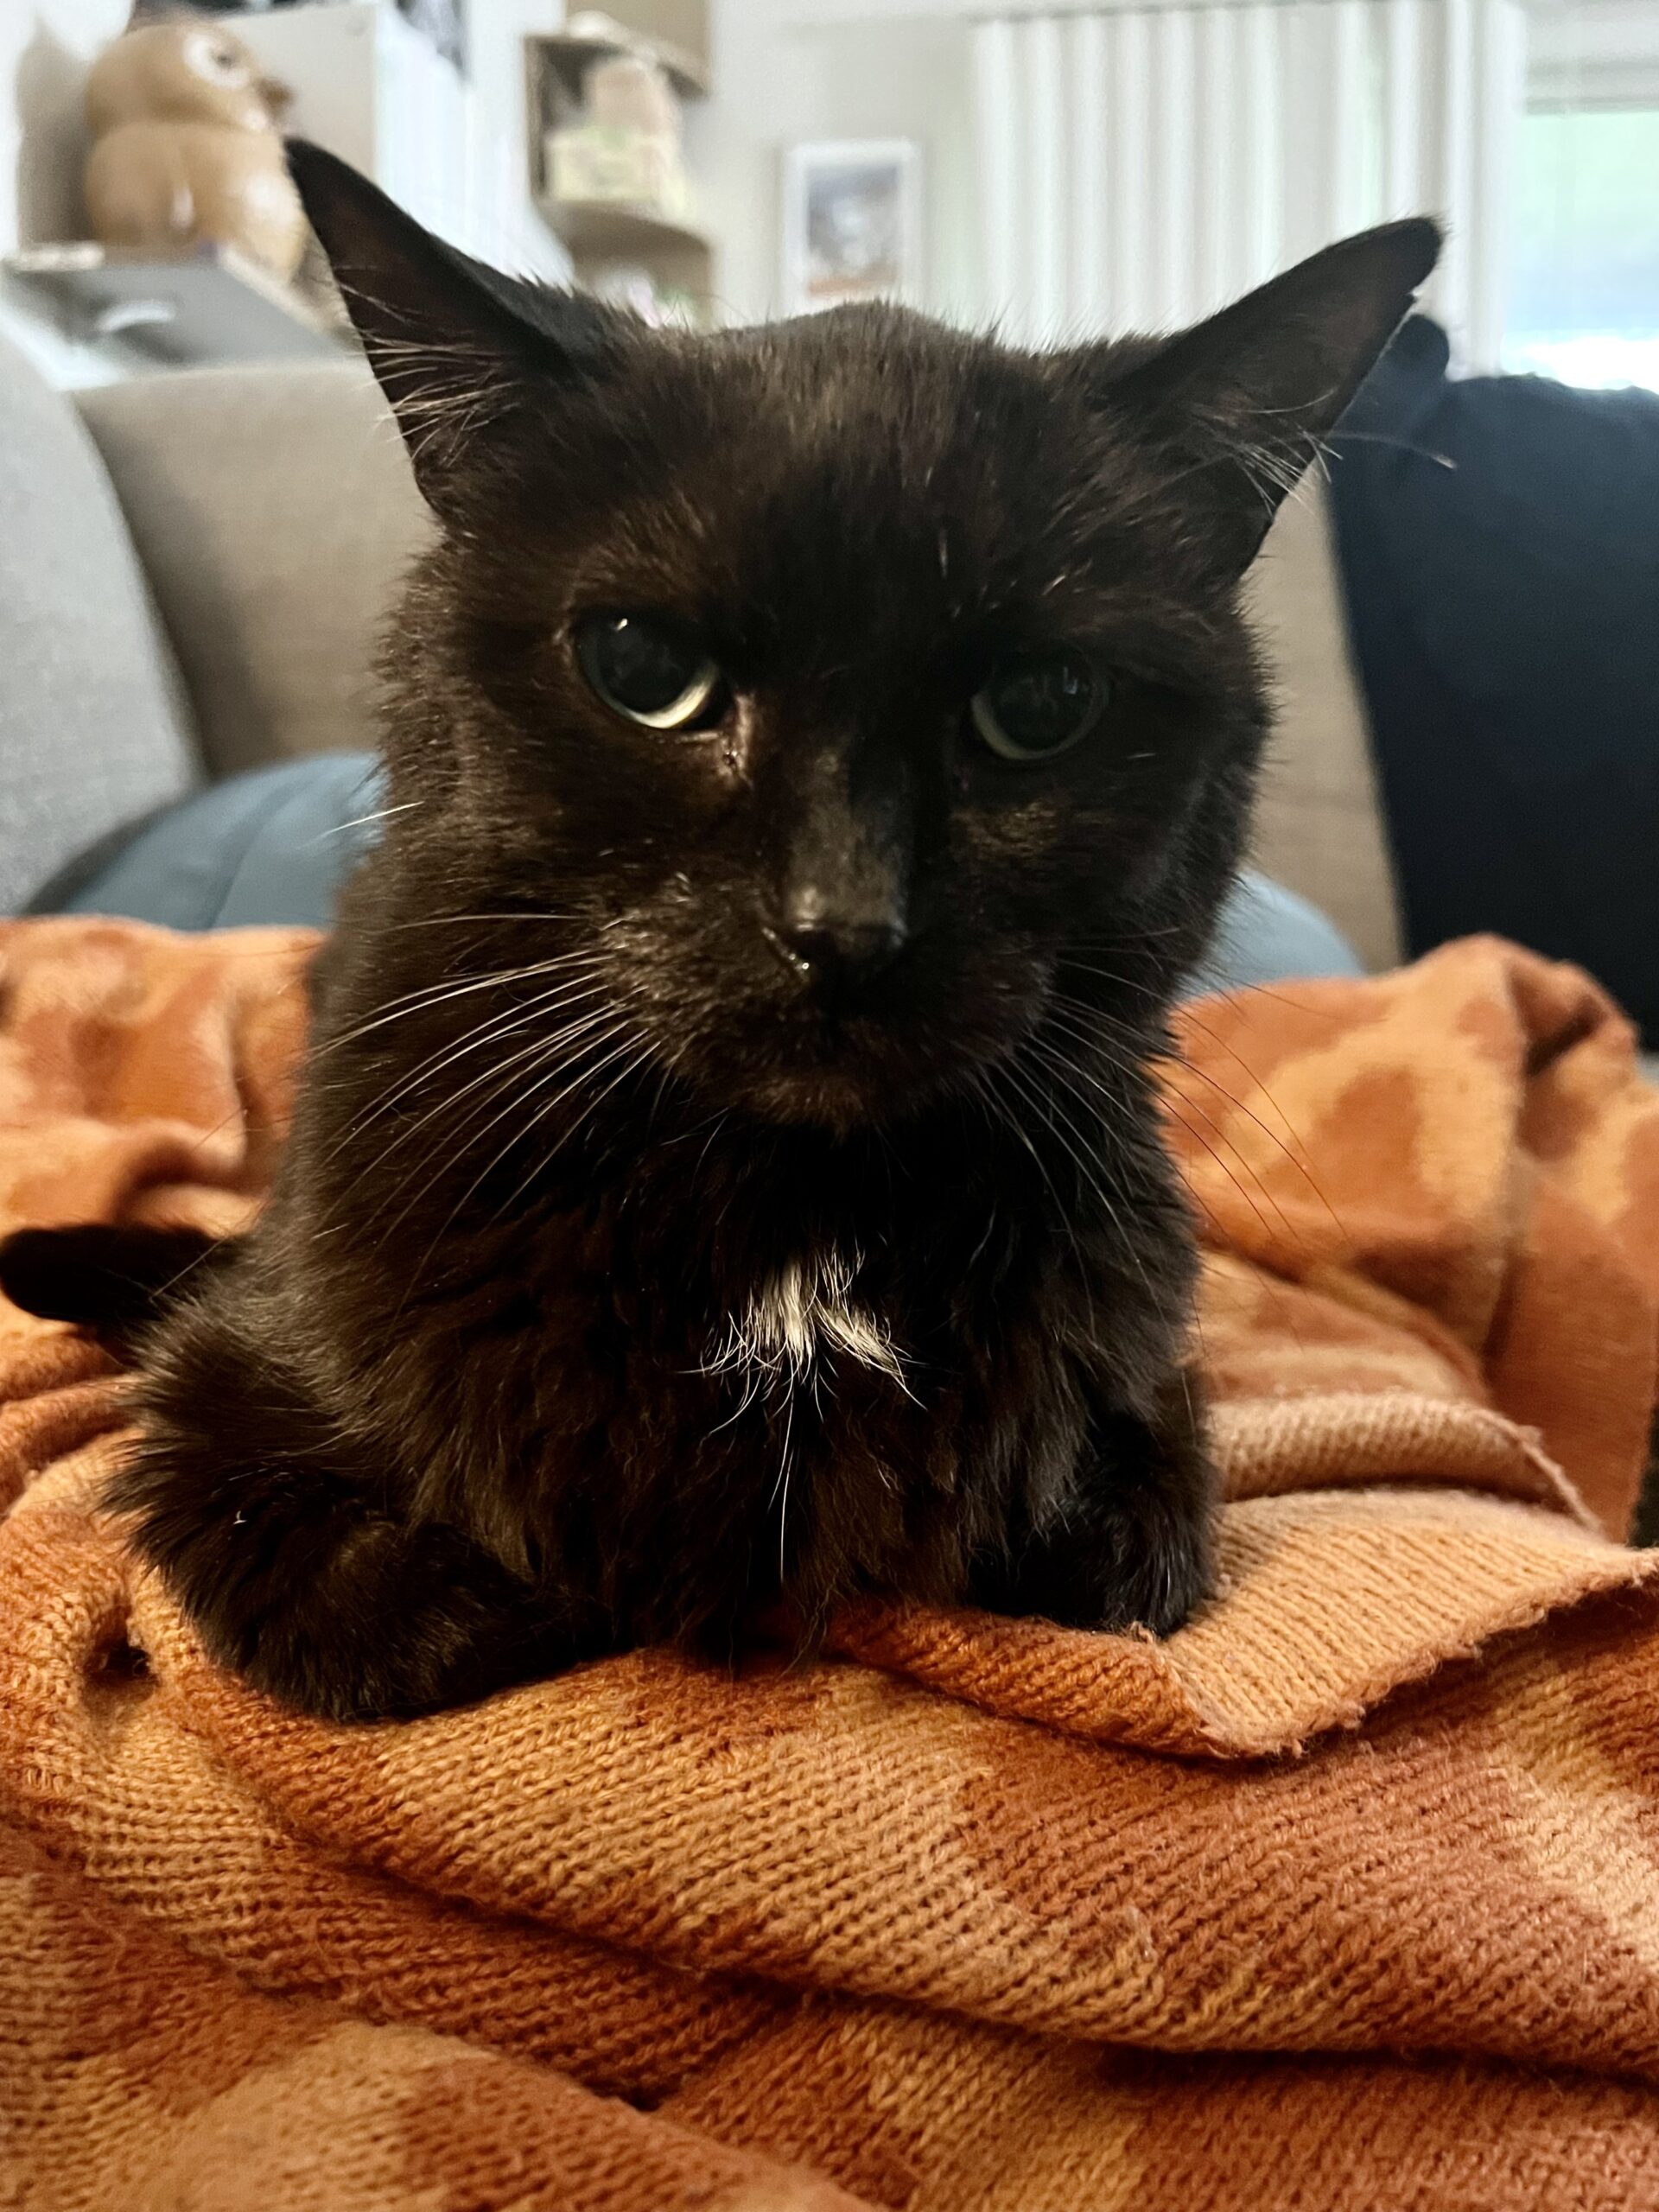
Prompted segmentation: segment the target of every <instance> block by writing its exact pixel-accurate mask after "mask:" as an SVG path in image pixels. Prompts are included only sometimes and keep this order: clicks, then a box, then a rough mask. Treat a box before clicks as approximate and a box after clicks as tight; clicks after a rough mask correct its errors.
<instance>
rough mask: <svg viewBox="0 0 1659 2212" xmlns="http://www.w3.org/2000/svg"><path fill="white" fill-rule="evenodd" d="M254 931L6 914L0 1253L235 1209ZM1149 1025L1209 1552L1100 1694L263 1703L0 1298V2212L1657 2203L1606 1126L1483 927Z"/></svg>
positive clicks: (1603, 1097)
mask: <svg viewBox="0 0 1659 2212" xmlns="http://www.w3.org/2000/svg"><path fill="white" fill-rule="evenodd" d="M309 942H310V941H309V940H308V939H302V938H299V937H297V936H296V935H293V934H289V933H277V932H257V933H242V934H237V935H231V936H226V937H222V938H207V939H183V938H171V937H168V936H166V935H165V934H163V933H161V932H158V931H149V930H145V929H143V928H140V927H137V926H136V925H125V924H113V923H87V922H79V921H77V922H36V923H25V924H14V925H3V926H0V1001H3V1025H0V1228H3V1227H10V1226H14V1225H16V1224H22V1223H25V1222H46V1221H52V1220H57V1219H64V1218H70V1217H83V1218H84V1217H92V1216H95V1215H109V1216H117V1215H119V1216H124V1217H129V1218H137V1217H181V1216H188V1217H192V1218H195V1219H199V1220H204V1221H211V1222H215V1223H220V1224H224V1225H226V1226H230V1225H232V1224H233V1223H234V1221H235V1220H236V1219H237V1218H238V1217H241V1216H242V1215H244V1214H245V1212H246V1211H248V1210H249V1208H250V1207H251V1205H254V1204H255V1203H257V1193H258V1192H259V1189H260V1187H261V1185H262V1184H263V1183H264V1179H265V1178H266V1176H267V1174H268V1173H269V1169H270V1161H271V1158H272V1154H273V1152H274V1149H275V1147H276V1146H277V1143H278V1142H279V1141H280V1131H281V1127H282V1122H283V1113H284V1106H285V1095H286V1094H285V1084H286V1082H287V1080H288V1078H289V1071H290V1070H291V1066H292V1062H293V1058H294V1055H295V1052H296V1047H297V1045H298V1043H299V1039H300V1035H301V1029H302V1007H301V1005H300V1001H299V995H298V992H297V988H296V978H297V976H298V973H299V970H300V969H301V967H302V964H303V961H304V958H305V957H306V954H307V952H308V949H309ZM1183 1042H1184V1046H1185V1053H1186V1058H1187V1065H1186V1067H1185V1069H1184V1070H1183V1071H1180V1072H1179V1073H1178V1074H1177V1075H1176V1076H1175V1077H1173V1079H1172V1085H1171V1115H1172V1122H1173V1127H1174V1134H1175V1137H1176V1141H1177V1142H1178V1144H1179V1146H1180V1147H1181V1151H1182V1155H1183V1158H1184V1160H1185V1165H1186V1167H1187V1170H1188V1173H1189V1174H1190V1178H1191V1180H1192V1186H1193V1189H1194V1192H1195V1193H1196V1196H1197V1198H1198V1202H1199V1205H1200V1206H1201V1207H1202V1209H1203V1211H1204V1216H1205V1224H1206V1227H1205V1235H1206V1238H1207V1241H1208V1245H1209V1261H1208V1267H1207V1272H1206V1281H1205V1297H1204V1305H1203V1313H1202V1337H1203V1352H1204V1356H1205V1359H1206V1361H1207V1363H1208V1367H1209V1370H1210V1374H1211V1382H1212V1388H1213V1390H1214V1395H1215V1401H1216V1411H1215V1427H1216V1440H1217V1450H1218V1452H1219V1455H1220V1457H1221V1459H1222V1461H1223V1463H1224V1467H1225V1470H1226V1473H1227V1477H1228V1482H1229V1488H1230V1503H1229V1504H1228V1506H1227V1507H1226V1509H1225V1515H1224V1534H1223V1541H1222V1551H1223V1557H1224V1566H1225V1581H1224V1588H1223V1590H1222V1592H1221V1594H1220V1595H1219V1597H1218V1598H1217V1600H1216V1602H1215V1603H1214V1604H1213V1605H1211V1607H1210V1608H1209V1609H1208V1610H1207V1611H1205V1614H1204V1615H1203V1616H1202V1617H1201V1618H1199V1619H1198V1620H1197V1621H1195V1622H1194V1623H1193V1624H1192V1625H1191V1626H1190V1627H1189V1628H1187V1629H1185V1630H1183V1631H1182V1632H1181V1633H1180V1634H1179V1635H1177V1636H1175V1637H1172V1638H1171V1639H1170V1640H1169V1641H1168V1642H1167V1643H1164V1644H1161V1645H1158V1644H1154V1643H1150V1642H1147V1641H1146V1640H1144V1639H1136V1638H1132V1637H1089V1636H1083V1635H1078V1634H1075V1633H1065V1632H1062V1631H1059V1630H1054V1629H1051V1628H1048V1627H1046V1626H1044V1625H1042V1624H1039V1623H1035V1622H1019V1623H1014V1622H994V1621H991V1620H988V1619H986V1618H980V1617H976V1616H973V1615H969V1614H957V1615H948V1616H947V1615H939V1614H925V1613H918V1612H896V1613H895V1612H886V1611H876V1610H874V1609H872V1610H869V1611H864V1612H861V1613H859V1614H856V1615H855V1616H852V1617H849V1618H847V1619H846V1620H845V1621H844V1622H843V1623H842V1624H841V1627H840V1630H839V1631H838V1636H837V1641H836V1649H835V1651H834V1653H833V1655H832V1656H829V1658H826V1659H825V1660H823V1661H822V1662H818V1663H815V1664H812V1665H810V1666H805V1667H801V1668H798V1669H782V1668H779V1667H778V1666H775V1665H756V1666H755V1667H754V1668H753V1669H751V1670H750V1671H748V1672H747V1673H746V1674H745V1675H742V1676H741V1678H739V1679H737V1680H735V1681H734V1680H732V1679H729V1678H728V1677H727V1676H725V1675H721V1674H720V1673H718V1672H715V1671H712V1670H709V1669H704V1668H702V1667H699V1666H696V1665H693V1664H690V1663H689V1662H686V1661H684V1660H682V1659H680V1658H677V1657H675V1656H670V1655H667V1654H664V1653H662V1652H657V1651H652V1652H644V1653H640V1654H639V1655H638V1656H633V1657H631V1658H627V1659H623V1660H618V1661H615V1662H607V1663H606V1664H603V1665H599V1666H594V1667H590V1668H588V1669H583V1670H582V1671H579V1672H577V1673H575V1674H573V1675H569V1676H567V1677H565V1678H563V1679H562V1680H559V1681H552V1682H548V1683H543V1684H540V1685H537V1686H535V1687H532V1688H526V1689H524V1690H521V1691H518V1692H516V1693H513V1694H509V1695H505V1696H503V1697H500V1698H498V1699H495V1700H493V1701H491V1702H490V1703H488V1704H486V1705H485V1706H483V1707H476V1708H474V1709H471V1710H468V1711H464V1712H459V1713H449V1714H446V1715H443V1716H441V1717H439V1718H436V1719H430V1720H426V1721H422V1722H418V1723H415V1724H412V1725H407V1726H379V1727H373V1728H364V1729H358V1730H339V1729H331V1728H328V1727H325V1726H320V1725H318V1724H315V1723H313V1722H310V1721H306V1720H301V1719H294V1718H292V1717H291V1716H289V1715H288V1714H286V1713H283V1712H280V1711H278V1710H277V1709H276V1708H275V1707H272V1706H270V1705H269V1704H267V1703H265V1702H264V1700H261V1699H260V1698H258V1697H257V1696H256V1695H254V1694H251V1692H249V1691H248V1690H247V1689H245V1688H243V1687H242V1686H241V1685H240V1684H239V1683H238V1682H237V1681H233V1680H231V1679H228V1678H226V1676H224V1675H220V1674H219V1673H217V1672H216V1671H215V1670H213V1669H211V1668H210V1667H208V1666H207V1664H206V1663H205V1662H203V1660H202V1658H201V1657H200V1654H199V1653H198V1652H197V1651H196V1650H195V1649H194V1648H193V1646H192V1643H191V1639H190V1637H189V1636H188V1633H187V1632H186V1631H185V1630H183V1628H182V1626H181V1623H180V1622H179V1620H178V1618H176V1616H175V1615H174V1614H173V1613H172V1612H171V1611H170V1610H169V1608H168V1605H167V1604H166V1602H165V1600H164V1599H162V1596H161V1594H160V1592H158V1590H157V1589H156V1587H155V1586H154V1585H153V1584H152V1583H150V1582H149V1581H148V1580H145V1579H143V1577H140V1576H137V1575H136V1574H135V1572H134V1570H133V1567H132V1566H131V1564H130V1561H129V1560H127V1559H126V1558H125V1557H124V1554H123V1553H122V1550H121V1548H120V1547H119V1545H118V1541H117V1540H116V1537H115V1535H114V1534H113V1533H112V1532H111V1529H109V1528H108V1527H106V1526H105V1525H103V1524H101V1523H100V1522H99V1520H98V1518H97V1517H96V1516H94V1514H93V1512H92V1503H91V1502H92V1497H93V1495H94V1492H95V1491H96V1488H97V1485H98V1484H99V1480H100V1478H101V1477H102V1476H103V1474H104V1473H105V1470H106V1469H107V1468H108V1467H109V1466H110V1465H111V1462H112V1461H113V1459H115V1458H116V1456H117V1455H118V1453H119V1452H120V1451H121V1450H122V1448H123V1432H122V1426H121V1424H122V1421H123V1389H124V1385H123V1383H122V1380H121V1378H120V1377H119V1376H118V1375H116V1374H115V1373H113V1372H112V1370H111V1367H110V1365H109V1363H107V1361H106V1360H105V1358H104V1357H103V1356H102V1355H100V1354H99V1352H98V1351H95V1350H94V1349H93V1348H92V1347H91V1346H90V1345H88V1344H85V1343H83V1342H81V1341H79V1339H77V1338H75V1337H73V1335H70V1334H68V1333H67V1332H64V1331H62V1330H60V1329H58V1328H55V1327H53V1326H51V1325H46V1324H42V1323H36V1322H33V1321H29V1320H26V1319H23V1318H22V1316H20V1315H18V1314H16V1313H14V1312H11V1311H10V1309H6V1308H4V1307H0V1505H8V1504H9V1506H10V1510H9V1512H8V1514H7V1517H6V1518H5V1520H4V1522H3V1523H0V1821H3V1827H0V2203H5V2204H12V2203H19V2204H22V2205H27V2206H28V2207H29V2208H31V2212H67V2208H71V2207H86V2208H98V2212H106V2208H111V2209H112V2208H116V2207H119V2208H121V2212H145V2209H146V2208H153V2209H154V2212H160V2208H162V2207H167V2208H169V2212H184V2208H200V2212H239V2209H240V2208H248V2212H253V2208H256V2207H257V2208H258V2212H290V2208H292V2212H305V2209H306V2208H315V2212H357V2209H358V2208H361V2209H362V2212H370V2208H373V2212H417V2209H418V2212H463V2208H464V2209H465V2212H507V2208H513V2212H518V2209H519V2208H524V2209H525V2212H528V2208H532V2207H538V2208H545V2212H692V2208H698V2209H699V2212H739V2208H743V2212H763V2209H764V2212H831V2208H840V2212H852V2209H853V2208H857V2207H866V2208H869V2207H893V2208H899V2207H902V2208H905V2212H994V2208H995V2209H997V2212H1119V2208H1122V2212H1216V2208H1222V2207H1236V2208H1238V2209H1239V2212H1273V2209H1274V2208H1279V2207H1283V2208H1289V2207H1291V2206H1296V2207H1306V2208H1310V2212H1321V2209H1322V2208H1325V2207H1349V2206H1352V2207H1356V2208H1359V2207H1363V2208H1368V2212H1369V2208H1372V2207H1383V2206H1386V2207H1388V2208H1389V2212H1403V2209H1404V2208H1429V2207H1434V2208H1443V2212H1471V2208H1483V2207H1484V2208H1491V2212H1500V2208H1501V2212H1513V2208H1516V2207H1531V2206H1536V2207H1539V2208H1546V2207H1547V2208H1551V2209H1552V2212H1553V2209H1554V2208H1555V2207H1559V2206H1563V2205H1568V2204H1570V2205H1572V2206H1573V2207H1575V2208H1579V2212H1584V2208H1590V2207H1598V2208H1599V2207H1607V2208H1613V2207H1618V2208H1620V2212H1625V2208H1629V2207H1632V2206H1640V2205H1650V2204H1659V1592H1656V1588H1655V1586H1654V1585H1653V1584H1652V1583H1650V1582H1649V1579H1648V1575H1647V1568H1648V1567H1649V1559H1648V1557H1647V1555H1645V1554H1639V1553H1631V1552H1629V1551H1626V1550H1624V1548H1621V1546H1620V1545H1619V1544H1618V1542H1617V1541H1615V1538H1616V1537H1617V1536H1618V1535H1620V1534H1621V1533H1622V1532H1623V1529H1624V1525H1625V1523H1626V1522H1627V1520H1628V1516H1629V1513H1630V1506H1631V1503H1632V1499H1633V1497H1634V1494H1635V1490H1636V1486H1637V1480H1638V1478H1639V1475H1640V1471H1641V1469H1642V1466H1643V1461H1644V1459H1645V1455H1646V1448H1647V1430H1648V1423H1649V1412H1650V1408H1651V1406H1652V1402H1653V1400H1654V1395H1655V1360H1656V1317H1659V1094H1656V1093H1650V1092H1649V1091H1648V1090H1646V1089H1645V1088H1644V1087H1643V1085H1642V1084H1640V1083H1639V1081H1638V1080H1637V1077H1636V1074H1635V1071H1634V1065H1633V1060H1632V1053H1631V1043H1630V1033H1629V1031H1628V1029H1627V1027H1626V1026H1625V1025H1624V1023H1623V1022H1622V1021H1621V1020H1619V1018H1618V1015H1617V1014H1615V1013H1614V1011H1613V1009H1612V1008H1611V1007H1610V1006H1609V1005H1608V1003H1607V1001H1605V999H1604V998H1603V997H1602V996H1601V995H1600V994H1599V992H1598V991H1597V990H1596V989H1595V988H1593V987H1592V985H1591V984H1589V983H1588V982H1586V981H1585V980H1584V978H1583V977H1582V976H1579V975H1578V974H1576V973H1574V972H1573V971H1572V970H1570V969H1564V968H1560V967H1557V966H1553V965H1550V964H1548V963H1544V962H1542V961H1540V960H1537V959H1535V958H1532V957H1529V956H1527V955H1524V954H1522V953H1519V952H1516V951H1515V950H1511V949H1510V948H1507V947H1505V946H1503V945H1501V944H1495V943H1490V942H1479V943H1472V944H1462V945H1458V946H1453V947H1452V948H1451V949H1450V950H1446V951H1445V952H1442V953H1440V954H1438V955H1436V956H1435V957H1433V958H1431V959H1429V960H1427V961H1425V962H1423V963H1421V964H1420V965H1419V966H1417V967H1416V968H1414V969H1408V970H1407V971H1406V972H1404V973H1403V974H1402V975H1399V976H1390V977H1389V978H1386V979H1384V980H1383V981H1380V982H1365V983H1322V984H1313V985H1297V986H1291V987H1287V988H1283V989H1281V990H1279V991H1277V992H1267V991H1263V992H1258V993H1254V994H1250V995H1245V996H1243V997H1241V998H1239V999H1236V1000H1233V1001H1213V1000H1212V1001H1207V1002H1206V1003H1205V1004H1204V1005H1202V1006H1200V1007H1198V1008H1196V1009H1194V1010H1193V1011H1192V1013H1191V1014H1190V1016H1188V1017H1186V1018H1185V1020H1184V1023H1183Z"/></svg>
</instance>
